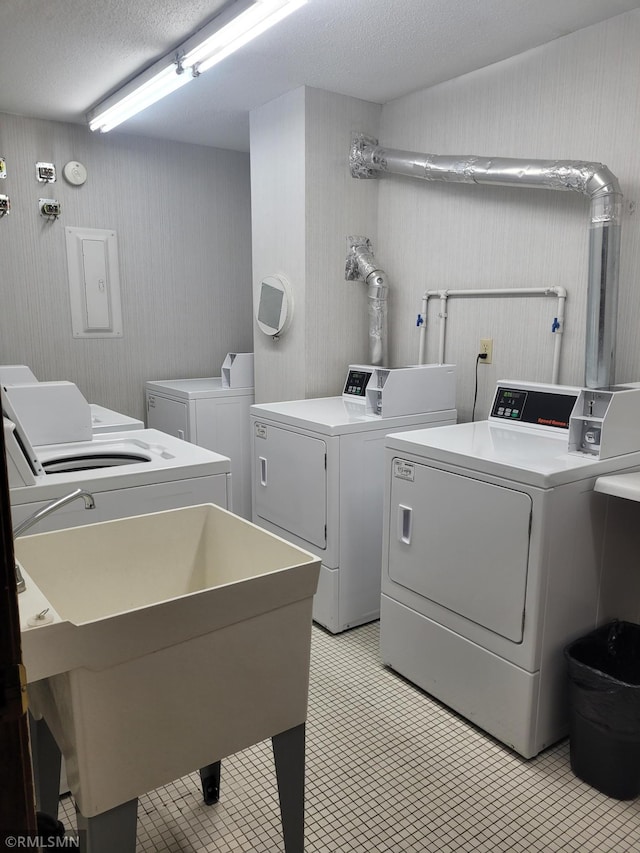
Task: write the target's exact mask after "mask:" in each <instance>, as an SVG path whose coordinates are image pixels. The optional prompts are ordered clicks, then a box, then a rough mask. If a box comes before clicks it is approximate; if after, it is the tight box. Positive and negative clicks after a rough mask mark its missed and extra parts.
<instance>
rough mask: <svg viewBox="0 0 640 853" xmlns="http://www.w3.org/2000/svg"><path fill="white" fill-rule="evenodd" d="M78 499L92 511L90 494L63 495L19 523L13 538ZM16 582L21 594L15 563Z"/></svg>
mask: <svg viewBox="0 0 640 853" xmlns="http://www.w3.org/2000/svg"><path fill="white" fill-rule="evenodd" d="M78 498H82V500H83V501H84V506H85V509H93V508H94V507H95V505H96V502H95V501H94V499H93V495H92V494H91V493H90V492H87V491H86V490H85V489H76V490H75V492H71V493H70V494H68V495H65V496H64V497H62V498H58V499H57V500H55V501H51V503H48V504H46V505H45V506H43V507H41V509H39V510H36V512H34V513H33V514H32V515H30V516H29V517H28V518H25V520H24V521H21V522H20V524H17V525H16V526H15V527H14V528H13V538H14V539H17V538H18V536H21V535H22V534H23V533H24V532H25V530H28V529H29V528H30V527H33V525H34V524H37V523H38V522H39V521H41V520H42V519H43V518H46V516H48V515H51V513H52V512H55V511H56V510H57V509H60V507H63V506H66V505H67V504H68V503H71V501H75V500H77V499H78ZM16 581H17V586H18V592H23V591H24V589H25V586H26V584H25V581H24V578H23V577H22V572H21V571H20V566H19V565H18V564H17V563H16Z"/></svg>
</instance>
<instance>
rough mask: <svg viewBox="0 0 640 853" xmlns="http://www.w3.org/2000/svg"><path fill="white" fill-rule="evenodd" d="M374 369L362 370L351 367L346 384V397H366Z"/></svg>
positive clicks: (344, 393) (344, 392)
mask: <svg viewBox="0 0 640 853" xmlns="http://www.w3.org/2000/svg"><path fill="white" fill-rule="evenodd" d="M372 374H373V370H360V369H356V370H354V369H352V368H349V372H348V373H347V381H346V382H345V384H344V391H343V392H342V393H343V395H344V396H345V397H362V398H364V396H365V392H366V390H367V383H368V382H369V380H370V379H371V376H372Z"/></svg>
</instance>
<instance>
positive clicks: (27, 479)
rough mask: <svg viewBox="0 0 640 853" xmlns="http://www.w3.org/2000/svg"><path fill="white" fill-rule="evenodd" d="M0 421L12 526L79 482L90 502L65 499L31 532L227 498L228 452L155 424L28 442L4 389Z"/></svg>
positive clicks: (225, 502)
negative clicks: (216, 450)
mask: <svg viewBox="0 0 640 853" xmlns="http://www.w3.org/2000/svg"><path fill="white" fill-rule="evenodd" d="M86 405H87V406H88V404H86ZM86 419H89V423H90V417H89V415H88V414H87V415H86V418H83V422H84V420H86ZM3 428H4V439H5V449H6V458H7V471H8V479H9V487H10V497H11V515H12V520H13V524H14V526H15V525H16V524H18V523H19V522H21V521H24V519H25V518H27V517H28V516H29V515H31V514H32V513H33V512H36V511H37V510H38V509H41V508H42V507H44V506H45V505H46V504H47V503H50V502H51V501H53V500H56V499H57V498H60V497H62V496H63V495H66V494H68V493H69V492H71V491H73V490H74V489H76V488H78V487H82V488H84V489H87V490H88V491H89V492H91V493H92V494H93V495H94V498H95V509H92V510H90V511H87V510H85V508H84V506H83V504H82V502H81V501H79V502H78V501H76V502H73V503H70V504H68V505H67V506H65V507H63V508H62V509H60V510H58V511H57V512H55V513H52V514H51V515H49V516H47V517H46V518H44V519H43V520H42V521H40V522H39V523H38V529H37V531H34V532H44V531H46V530H59V529H62V528H65V527H75V526H78V525H82V524H89V523H93V522H98V521H109V520H111V519H115V518H125V517H127V516H130V515H140V514H141V513H147V512H156V511H159V510H165V509H173V508H176V507H182V506H192V505H195V504H201V503H215V504H218V505H219V506H223V507H225V508H228V507H229V506H230V503H231V463H230V460H229V459H228V458H227V457H225V456H222V455H220V454H218V453H213V452H212V451H209V450H205V449H204V448H201V447H197V446H195V445H192V444H189V443H187V442H185V441H181V440H180V439H177V438H174V437H173V436H170V435H165V434H164V433H162V432H159V431H158V430H150V429H142V430H131V431H129V432H123V431H120V432H113V433H103V434H99V435H93V434H92V433H91V427H90V426H89V435H90V437H89V439H87V440H82V441H70V442H64V441H62V442H56V443H52V444H48V445H33V444H32V442H31V438H30V437H29V435H28V433H27V432H26V431H25V430H24V427H23V425H22V423H21V421H20V419H19V417H18V415H17V413H16V411H14V410H13V409H12V407H11V404H10V401H9V399H8V398H7V397H6V396H4V394H3Z"/></svg>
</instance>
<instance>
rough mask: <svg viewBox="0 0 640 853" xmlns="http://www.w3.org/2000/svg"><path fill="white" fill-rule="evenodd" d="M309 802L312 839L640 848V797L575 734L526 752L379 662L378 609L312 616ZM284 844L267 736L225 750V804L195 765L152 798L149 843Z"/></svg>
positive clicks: (449, 851) (585, 850)
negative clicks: (349, 622) (591, 780)
mask: <svg viewBox="0 0 640 853" xmlns="http://www.w3.org/2000/svg"><path fill="white" fill-rule="evenodd" d="M306 802H307V807H306V835H305V838H306V845H305V851H306V853H418V851H419V853H555V852H556V851H557V853H638V851H640V798H639V799H637V800H634V801H631V802H619V801H617V800H613V799H609V798H608V797H606V796H604V795H603V794H600V793H599V792H598V791H596V790H594V789H593V788H590V787H589V786H588V785H586V784H584V783H583V782H581V781H579V780H578V779H577V778H576V777H575V776H574V775H573V774H572V772H571V768H570V766H569V751H568V743H567V742H566V741H564V742H561V743H560V744H558V745H556V746H555V747H552V748H551V749H548V750H546V751H545V752H544V753H543V754H542V755H539V756H538V757H537V758H535V759H533V760H531V761H525V760H524V759H523V758H520V757H519V756H517V755H516V754H514V753H513V752H510V751H509V750H508V749H506V748H505V747H503V746H502V745H501V744H499V743H497V742H496V741H494V740H493V739H492V738H490V737H489V736H488V735H486V734H484V733H483V732H481V731H479V730H478V729H475V728H474V727H473V726H472V725H470V724H469V723H467V722H466V721H465V720H463V719H461V718H460V717H458V716H457V715H455V714H454V713H452V712H451V711H450V710H448V709H447V708H445V707H444V706H442V705H440V704H439V703H438V702H436V701H434V700H432V699H431V698H430V697H429V696H427V695H426V694H425V693H423V692H422V691H420V690H419V689H418V688H416V687H414V686H413V685H412V684H410V683H408V682H407V681H405V680H404V679H402V678H400V677H399V676H398V675H396V674H395V673H393V672H391V671H390V670H388V669H386V668H384V667H383V666H382V665H381V663H380V658H379V654H378V623H373V624H371V625H365V626H363V627H361V628H355V629H353V630H351V631H348V632H346V633H344V634H340V635H337V636H332V635H330V634H328V633H326V632H325V631H324V630H323V629H321V628H318V627H315V626H314V628H313V640H312V653H311V683H310V695H309V717H308V722H307V787H306ZM61 804H62V810H61V813H60V818H61V819H62V821H63V822H64V823H65V825H66V826H67V827H68V828H71V827H72V826H73V825H75V815H74V808H73V802H72V800H71V798H70V797H66V798H64V799H63V800H62V802H61ZM63 811H64V813H62V812H63ZM283 849H284V848H283V844H282V836H281V832H280V816H279V810H278V801H277V789H276V784H275V773H274V770H273V760H272V753H271V746H270V742H269V741H266V742H264V743H261V744H258V745H256V746H254V747H252V748H251V749H247V750H245V751H244V752H241V753H238V754H237V755H234V756H232V757H230V758H227V759H225V760H224V761H223V763H222V780H221V796H220V802H219V803H217V804H216V805H213V806H205V805H204V804H203V803H202V797H201V789H200V779H199V776H198V773H197V772H196V773H193V774H191V775H189V776H186V777H184V778H183V779H180V780H178V781H176V782H174V783H172V784H171V785H167V786H165V787H164V788H160V789H158V790H157V791H153V792H152V793H150V794H147V795H145V796H144V797H141V798H140V804H139V810H138V845H137V853H148V851H149V853H150V851H159V853H160V851H167V853H178V851H181V852H182V851H198V853H204V851H211V853H280V851H283ZM114 853H116V851H114Z"/></svg>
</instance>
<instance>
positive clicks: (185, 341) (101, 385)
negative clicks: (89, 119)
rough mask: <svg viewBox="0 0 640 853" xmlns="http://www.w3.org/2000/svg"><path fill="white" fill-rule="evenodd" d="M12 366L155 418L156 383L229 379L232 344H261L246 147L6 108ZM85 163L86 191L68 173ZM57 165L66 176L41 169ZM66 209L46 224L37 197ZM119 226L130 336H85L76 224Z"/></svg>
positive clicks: (237, 347)
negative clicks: (75, 298) (151, 411)
mask: <svg viewBox="0 0 640 853" xmlns="http://www.w3.org/2000/svg"><path fill="white" fill-rule="evenodd" d="M0 156H2V157H4V158H5V160H6V162H7V178H6V180H5V181H3V182H2V186H0V192H2V193H4V194H6V195H9V196H10V198H11V203H12V209H11V213H10V215H9V216H6V217H4V218H3V219H2V220H0V240H1V244H2V251H1V264H2V276H1V278H0V306H1V308H0V363H4V364H13V363H18V364H22V363H24V364H28V365H29V366H30V367H31V368H32V369H33V371H34V373H35V374H36V376H37V377H38V378H39V379H41V380H52V379H68V380H71V381H73V382H76V383H77V384H78V386H79V387H80V389H81V390H82V392H83V393H84V394H85V396H86V397H87V398H88V399H89V400H90V401H91V402H98V403H101V404H103V405H105V406H108V407H110V408H114V409H116V410H119V411H123V412H125V413H127V414H130V415H133V416H138V417H143V402H144V395H143V385H144V382H145V380H147V379H169V378H177V377H188V376H207V375H215V374H219V369H220V366H221V364H222V360H223V358H224V356H225V354H226V353H227V352H228V351H230V350H231V351H250V350H251V348H252V324H251V310H252V308H251V223H250V180H249V158H248V156H247V155H246V154H243V153H239V152H235V151H222V150H218V149H213V148H205V147H202V146H195V145H184V144H179V143H173V142H158V141H155V140H150V139H141V138H138V137H133V136H126V135H121V136H118V134H117V133H115V134H109V135H107V136H103V137H101V136H95V135H93V134H91V133H89V131H88V130H87V129H86V128H83V127H78V126H76V125H68V124H61V123H55V122H49V121H37V120H32V119H25V118H19V117H16V116H10V115H2V116H0ZM69 160H79V161H80V162H82V163H84V165H85V166H86V167H87V170H88V180H87V182H86V184H85V185H84V186H82V187H71V186H70V185H68V184H67V183H66V182H65V181H64V179H63V178H62V175H61V172H62V167H63V166H64V164H65V163H66V162H68V161H69ZM37 161H45V162H53V163H55V165H56V166H57V168H58V180H57V182H56V183H54V184H51V185H45V184H40V183H38V182H37V181H36V178H35V163H36V162H37ZM40 197H47V198H56V199H58V200H59V201H60V202H61V204H62V216H61V217H60V219H59V220H58V221H56V222H49V221H47V220H45V219H43V218H42V217H41V216H40V215H39V212H38V204H37V202H38V198H40ZM67 225H73V226H83V227H89V228H109V229H113V230H115V231H116V233H117V235H118V247H119V257H120V284H121V296H122V312H123V326H124V337H123V339H122V340H117V339H96V340H87V339H85V340H74V339H73V338H72V333H71V314H70V307H69V293H68V284H67V262H66V252H65V234H64V228H65V226H67Z"/></svg>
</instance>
